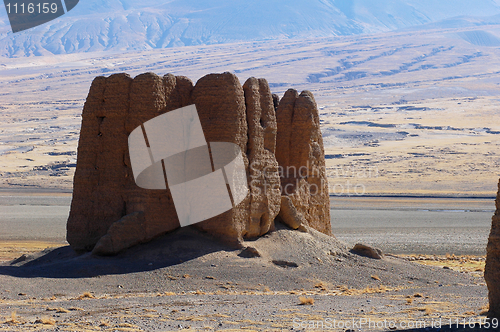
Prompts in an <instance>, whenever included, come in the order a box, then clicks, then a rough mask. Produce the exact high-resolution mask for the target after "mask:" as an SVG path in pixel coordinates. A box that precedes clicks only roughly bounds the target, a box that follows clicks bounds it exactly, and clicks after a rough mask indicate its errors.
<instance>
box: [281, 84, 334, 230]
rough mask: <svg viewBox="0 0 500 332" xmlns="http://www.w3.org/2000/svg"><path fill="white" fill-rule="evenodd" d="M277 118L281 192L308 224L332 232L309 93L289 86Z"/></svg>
mask: <svg viewBox="0 0 500 332" xmlns="http://www.w3.org/2000/svg"><path fill="white" fill-rule="evenodd" d="M276 118H277V122H278V134H277V143H276V146H277V148H276V159H277V161H278V164H279V165H280V171H281V173H282V176H281V188H282V195H285V196H288V197H289V198H290V200H291V202H292V203H293V205H294V206H295V208H296V210H297V211H298V213H300V215H302V216H303V217H304V219H305V221H306V224H307V225H308V226H310V227H313V228H315V229H317V230H319V231H320V232H323V233H325V234H329V235H331V225H330V203H329V202H330V201H329V192H328V182H327V178H326V169H325V152H324V148H323V137H322V135H321V130H320V126H319V115H318V109H317V106H316V102H315V100H314V97H313V95H312V93H311V92H309V91H304V92H302V93H301V94H300V95H299V94H298V93H297V91H295V90H293V89H290V90H288V91H287V92H286V93H285V95H284V96H283V98H282V99H281V101H280V102H279V105H278V109H277V111H276Z"/></svg>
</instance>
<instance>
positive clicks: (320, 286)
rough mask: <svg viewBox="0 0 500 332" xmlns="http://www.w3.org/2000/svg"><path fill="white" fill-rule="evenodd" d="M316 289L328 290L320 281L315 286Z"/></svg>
mask: <svg viewBox="0 0 500 332" xmlns="http://www.w3.org/2000/svg"><path fill="white" fill-rule="evenodd" d="M314 288H319V289H320V290H326V285H325V284H324V283H323V282H322V281H319V282H317V283H316V284H315V285H314Z"/></svg>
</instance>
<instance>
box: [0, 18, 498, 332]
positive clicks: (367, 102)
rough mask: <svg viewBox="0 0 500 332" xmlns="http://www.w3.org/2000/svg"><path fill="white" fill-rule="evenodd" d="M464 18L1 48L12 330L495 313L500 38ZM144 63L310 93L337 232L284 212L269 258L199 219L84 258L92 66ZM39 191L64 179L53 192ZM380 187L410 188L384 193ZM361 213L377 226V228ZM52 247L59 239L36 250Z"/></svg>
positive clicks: (0, 162) (103, 71)
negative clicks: (380, 27) (492, 248)
mask: <svg viewBox="0 0 500 332" xmlns="http://www.w3.org/2000/svg"><path fill="white" fill-rule="evenodd" d="M486 28H488V27H484V29H486ZM469 30H470V29H469ZM467 32H468V30H467V29H465V30H464V29H462V30H458V29H453V28H450V29H446V30H435V29H432V28H431V27H429V29H427V30H419V31H413V30H407V31H400V32H397V33H388V34H380V35H377V36H363V37H356V38H354V37H338V38H326V39H311V40H297V41H293V40H291V41H266V42H252V43H243V44H227V45H214V46H199V47H183V48H174V49H165V50H156V51H148V52H137V53H127V54H108V53H100V54H98V53H87V54H78V55H62V56H53V57H34V58H20V59H2V61H1V63H0V75H1V76H2V80H1V82H0V121H1V123H2V127H1V128H0V187H1V188H3V189H4V190H5V191H4V193H11V194H4V195H3V196H2V198H1V199H2V202H1V204H0V209H3V210H0V211H3V213H4V214H3V216H4V217H5V219H4V221H2V223H1V224H0V227H1V226H3V227H4V228H3V229H2V237H1V238H0V241H1V243H0V257H1V259H2V260H4V261H6V260H9V259H13V258H16V260H14V261H10V262H5V263H3V264H2V265H1V266H0V324H1V325H0V330H2V331H3V330H5V331H31V330H33V331H34V330H37V331H53V330H54V331H101V330H109V331H174V330H179V329H192V330H243V329H244V330H250V331H251V330H256V331H261V330H292V329H293V330H304V329H306V330H315V329H318V330H319V329H320V326H318V325H317V324H319V322H323V324H327V323H331V322H333V319H335V320H336V322H342V323H343V324H344V325H343V326H342V327H340V326H339V325H338V324H337V323H336V324H337V325H335V327H336V328H337V330H342V331H344V330H346V329H350V328H354V329H355V330H356V329H357V327H358V326H351V327H349V326H347V325H346V324H349V322H353V319H354V321H355V322H356V324H358V323H359V322H361V321H360V319H366V320H367V321H369V320H371V321H372V322H379V323H380V324H381V323H382V322H384V320H387V321H388V322H389V323H390V322H392V321H393V322H394V324H397V326H396V328H397V329H401V330H404V329H408V327H410V328H411V327H423V326H422V325H416V324H417V323H418V322H425V324H427V325H425V326H424V327H432V326H431V325H430V324H433V326H436V325H435V324H436V322H438V321H439V319H440V318H441V321H440V322H441V323H442V324H443V325H445V324H447V323H449V322H450V321H449V320H448V319H452V321H451V322H452V323H455V322H457V319H458V322H463V321H462V319H466V322H468V321H469V320H470V321H471V322H475V323H479V322H480V320H481V321H482V322H484V319H485V317H484V316H481V314H484V312H485V310H486V309H487V307H486V305H487V290H486V286H485V283H484V280H483V278H482V271H483V269H484V249H481V248H484V245H485V243H486V242H485V241H486V236H487V233H488V227H489V222H490V219H489V218H490V217H491V215H492V211H493V209H494V206H493V201H492V199H491V198H492V197H493V196H494V195H495V193H496V186H497V183H498V178H499V177H500V174H499V171H498V170H499V162H500V161H499V160H500V159H499V152H498V147H499V145H500V125H499V124H498V121H495V119H496V117H497V115H498V111H497V110H496V109H497V104H498V100H499V97H498V96H499V92H500V91H499V83H500V80H499V74H500V60H499V59H500V57H499V52H500V51H499V49H498V48H496V47H490V46H488V45H475V44H474V43H472V42H471V41H470V40H468V39H466V38H462V37H461V36H464V35H467ZM146 71H153V72H155V73H157V74H166V73H173V74H176V75H185V76H188V77H190V78H191V79H192V80H197V79H198V78H200V77H201V76H203V75H205V74H208V73H212V72H224V71H232V72H234V73H236V74H237V75H238V76H239V77H240V79H241V80H245V79H246V78H248V77H251V76H256V77H264V78H266V79H267V80H268V82H269V83H270V86H271V88H272V90H273V92H274V93H277V94H279V95H282V94H283V93H284V92H285V91H286V89H288V88H295V89H297V90H304V89H307V90H311V91H312V92H313V93H314V95H315V97H316V101H317V103H318V107H319V110H320V118H321V123H322V131H323V136H324V141H325V149H326V158H327V168H328V173H329V181H330V193H331V195H332V209H333V210H332V226H333V228H334V233H337V234H338V238H339V239H341V240H342V241H340V240H338V239H335V238H328V237H326V236H324V235H322V234H319V233H317V232H315V231H313V230H309V232H307V233H302V232H298V231H291V230H289V229H286V228H284V227H282V226H279V227H278V230H277V231H276V232H273V233H271V234H269V235H267V236H265V237H264V238H261V239H259V240H256V241H249V242H248V243H246V245H247V246H251V247H254V248H256V249H257V251H259V252H260V254H261V257H253V258H247V257H241V256H246V255H245V253H242V252H241V250H236V249H233V248H228V247H224V246H223V245H221V244H218V243H217V242H214V241H212V240H211V239H210V238H208V237H205V235H203V234H200V233H198V232H197V231H196V230H194V229H191V228H187V229H183V230H180V231H176V232H173V233H172V234H168V235H166V236H165V237H163V238H160V239H157V240H156V241H154V242H153V243H150V244H148V245H141V246H138V247H135V248H134V249H132V250H130V251H129V252H127V253H123V254H120V255H118V256H116V257H106V258H98V257H92V256H91V255H89V254H84V255H81V256H77V255H76V254H75V253H74V252H72V251H71V249H70V248H69V247H67V246H65V243H64V229H61V227H60V226H61V225H64V213H67V212H65V211H67V209H68V206H69V204H68V201H69V199H70V192H71V187H72V178H73V173H74V170H75V165H76V148H77V144H78V137H79V129H80V121H81V116H80V115H81V110H82V107H83V103H84V101H85V97H86V95H87V92H88V89H89V86H90V84H91V82H92V79H93V78H94V77H95V76H99V75H110V74H112V73H118V72H127V73H129V74H130V75H132V76H134V75H137V74H139V73H142V72H146ZM18 190H21V193H22V195H26V193H27V192H29V191H30V195H31V196H30V197H31V198H28V199H27V200H28V201H27V202H26V203H25V205H24V206H21V204H19V203H18V202H17V203H12V204H10V203H9V199H14V200H15V199H16V198H9V197H8V196H16V191H17V193H19V191H18ZM37 190H43V191H44V192H47V190H52V192H50V195H49V196H50V197H49V198H47V196H45V197H42V198H40V196H37V195H38V194H37V192H38V193H39V191H37ZM368 194H369V195H375V196H377V195H386V196H387V195H396V196H399V197H395V198H394V197H393V198H387V197H384V198H383V201H381V202H380V201H379V202H377V201H376V200H377V199H380V197H378V198H377V197H375V198H373V197H371V198H369V197H366V195H368ZM348 195H351V196H362V195H364V196H362V197H345V196H348ZM403 196H406V198H404V197H403ZM37 197H38V198H37ZM414 197H420V199H427V201H425V200H424V201H422V200H420V201H411V200H412V198H414ZM436 197H439V198H436ZM457 197H458V198H460V200H457V199H456V198H457ZM452 198H453V199H452ZM363 199H372V200H371V201H369V202H367V201H363ZM481 199H482V200H481ZM37 200H39V201H37ZM405 200H410V201H411V202H407V201H405ZM440 200H441V201H440ZM467 200H468V201H467ZM471 200H472V201H471ZM9 204H10V205H9ZM377 204H378V205H377ZM19 206H21V207H19ZM15 209H19V210H18V211H17V212H18V213H19V215H20V216H22V217H19V216H18V217H16V213H17V212H16V210H15ZM377 211H378V212H377ZM380 211H385V212H380ZM387 211H392V212H390V213H389V212H387ZM384 213H385V214H384ZM26 214H28V215H32V216H35V218H29V217H26ZM52 214H55V215H56V216H57V217H54V216H53V215H52ZM366 215H370V218H371V219H369V220H371V221H373V222H378V223H380V225H379V226H380V227H378V229H377V227H375V226H374V225H373V224H370V225H367V221H368V219H365V218H364V217H363V216H366ZM414 216H417V217H418V218H422V219H418V218H417V219H418V220H416V219H414V218H413V217H414ZM455 216H456V218H455ZM16 218H19V223H17V219H16ZM58 218H59V219H58ZM7 219H8V220H7ZM37 220H38V222H37ZM415 220H416V224H414V226H415V225H418V226H417V227H413V228H412V227H411V226H412V225H411V223H412V222H413V221H415ZM398 221H399V222H398ZM395 222H396V223H397V224H398V225H399V226H400V228H399V229H398V227H397V226H396V225H395V224H394V223H395ZM425 223H430V224H429V225H427V226H428V227H426V226H425ZM432 223H433V224H432ZM6 225H10V226H9V227H6ZM13 225H14V226H13ZM15 225H17V228H16V226H15ZM41 225H43V226H41ZM346 225H351V226H352V227H350V228H349V227H346ZM465 225H469V226H470V227H469V229H466V227H465ZM388 229H390V230H391V232H388V231H387V230H388ZM44 232H46V233H44ZM454 232H455V233H454ZM9 234H10V235H9ZM16 234H17V235H16ZM19 234H24V235H23V236H19ZM51 234H52V235H51ZM54 234H55V235H54ZM441 235H442V236H441ZM429 238H431V239H433V240H431V241H428V239H429ZM200 239H201V240H200ZM358 241H359V242H371V244H374V245H377V246H380V247H383V249H384V252H386V253H388V254H387V255H386V257H385V258H384V259H382V260H373V259H369V258H366V257H361V256H358V255H356V254H354V253H352V252H350V248H351V247H352V244H353V243H356V242H358ZM391 241H392V242H391ZM412 241H413V242H412ZM388 242H391V243H392V244H391V245H387V243H388ZM408 243H410V244H411V243H413V247H411V246H410V247H405V245H406V244H408ZM200 244H203V245H200ZM46 247H52V248H54V247H55V249H48V250H46V251H43V252H42V253H36V252H37V251H38V250H39V249H44V248H46ZM196 248H198V249H196ZM412 248H420V249H426V250H427V251H422V252H417V250H412ZM459 250H462V251H459ZM454 253H455V256H454V255H453V254H454ZM395 254H397V255H398V256H395ZM446 254H448V255H446ZM327 319H330V320H327ZM304 324H306V325H304ZM307 324H309V325H307ZM310 324H312V325H310ZM409 324H413V325H409ZM379 327H380V326H376V327H375V328H374V329H379ZM389 327H390V328H392V326H389ZM360 329H361V330H370V327H369V326H368V327H367V326H366V325H365V326H362V327H361V328H360ZM381 329H384V328H381Z"/></svg>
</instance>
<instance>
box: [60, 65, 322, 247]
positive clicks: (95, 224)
mask: <svg viewBox="0 0 500 332" xmlns="http://www.w3.org/2000/svg"><path fill="white" fill-rule="evenodd" d="M278 102H279V98H278V97H277V96H273V95H272V94H271V92H270V89H269V86H268V84H267V82H266V81H265V80H264V79H255V78H250V79H248V80H247V82H246V83H245V84H244V85H243V86H241V84H240V82H239V80H238V78H237V77H236V76H234V75H233V74H230V73H224V74H210V75H207V76H205V77H203V78H201V79H200V80H199V81H198V82H197V84H196V86H193V84H192V83H191V81H190V80H189V79H187V78H185V77H181V76H177V77H176V76H173V75H171V74H169V75H166V76H164V77H159V76H157V75H155V74H153V73H146V74H142V75H139V76H137V77H135V78H134V79H132V78H130V77H129V76H128V75H126V74H116V75H112V76H110V77H108V78H104V77H98V78H96V79H95V80H94V82H93V83H92V86H91V88H90V92H89V95H88V97H87V101H86V103H85V106H84V110H83V114H82V118H83V119H82V130H81V135H80V141H79V147H78V161H77V169H76V173H75V178H74V189H73V201H72V204H71V212H70V216H69V219H68V223H67V240H68V242H69V243H70V245H71V246H72V247H73V248H74V249H75V250H77V251H91V250H94V253H98V254H112V253H116V252H119V251H120V250H122V249H125V248H127V247H129V246H132V245H135V244H137V243H141V242H146V241H149V240H151V239H152V238H154V237H156V236H158V235H161V234H163V233H166V232H168V231H171V230H174V229H175V228H178V227H179V221H178V218H177V215H176V211H175V206H174V204H173V200H172V196H171V194H170V191H169V190H168V189H167V190H147V189H142V188H140V187H138V186H137V185H136V184H135V182H134V179H133V176H132V169H131V167H130V158H129V155H128V135H129V134H130V132H131V131H132V130H134V129H135V128H136V127H138V126H140V125H141V124H143V123H144V122H146V121H148V120H150V119H152V118H154V117H156V116H158V115H160V114H163V113H165V112H169V111H172V110H175V109H178V108H181V107H184V106H187V105H191V104H195V105H196V108H197V110H198V114H199V117H200V121H201V124H202V127H203V131H204V133H205V138H206V141H207V142H232V143H235V144H237V145H239V146H240V148H241V150H242V151H243V152H244V153H243V154H244V163H245V166H246V168H247V177H248V184H249V188H250V194H249V195H248V196H247V198H246V199H245V200H243V201H242V202H241V203H240V204H238V205H237V206H236V207H235V208H233V209H232V210H230V211H227V212H225V213H223V214H221V215H218V216H216V217H214V218H211V219H208V220H205V221H202V222H200V223H198V224H196V227H199V228H201V229H203V230H205V231H207V232H209V233H210V234H212V235H214V236H216V237H218V238H220V239H222V240H224V241H226V242H230V243H233V244H236V245H238V244H239V243H241V240H242V239H243V238H254V237H258V236H261V235H263V234H265V233H267V232H268V231H270V230H272V229H273V228H274V220H275V218H276V217H277V216H278V214H279V213H280V209H281V207H282V206H284V205H283V202H285V207H286V209H287V210H286V211H284V212H283V213H282V219H283V218H284V219H286V220H284V222H285V223H288V224H289V225H290V226H291V227H293V228H295V226H297V225H296V224H297V223H298V222H299V221H301V222H300V224H307V225H309V226H311V227H313V228H316V229H317V230H319V231H321V232H323V233H326V234H330V233H331V230H330V229H331V228H330V219H329V201H328V192H327V190H326V189H325V188H326V178H324V152H323V143H322V138H321V132H320V131H319V119H318V112H317V108H316V104H315V102H314V98H313V97H312V94H311V93H310V92H303V93H302V94H301V95H300V96H298V94H297V93H296V92H293V91H292V90H290V91H288V92H287V94H286V95H285V97H284V98H283V100H282V101H281V102H279V104H278ZM276 108H277V112H276ZM280 110H285V111H286V112H285V111H281V113H282V116H281V121H282V134H281V137H282V138H281V140H280V139H278V141H277V138H276V136H277V135H278V138H279V137H280ZM276 114H278V121H277V119H276ZM286 130H289V132H288V133H287V132H286ZM290 147H293V151H290ZM278 155H280V156H281V157H278ZM280 159H281V160H280ZM278 162H279V163H280V165H282V163H283V165H285V167H286V166H292V165H296V166H299V167H300V166H305V167H308V169H310V170H312V169H313V168H314V169H315V168H319V167H321V166H322V167H321V170H319V171H320V173H318V176H317V177H310V176H306V177H303V176H296V177H293V178H291V177H286V178H282V179H281V181H280V173H279V172H278V170H279V167H278ZM321 172H322V173H321ZM288 183H294V186H293V188H292V189H293V190H292V192H291V193H290V195H289V197H286V198H285V199H283V198H282V195H284V194H285V193H284V192H282V191H281V190H280V184H281V185H283V184H288ZM311 184H316V185H318V188H319V190H317V191H318V192H319V193H320V194H318V195H312V194H311V187H312V186H311ZM323 190H325V193H323V192H322V191H323ZM290 216H292V217H293V218H295V221H294V222H295V224H294V223H293V222H291V221H290V220H291V219H290V218H291V217H290ZM300 216H302V219H301V217H300ZM297 220H299V221H297ZM302 220H303V221H302ZM139 225H140V226H139ZM96 244H97V245H96Z"/></svg>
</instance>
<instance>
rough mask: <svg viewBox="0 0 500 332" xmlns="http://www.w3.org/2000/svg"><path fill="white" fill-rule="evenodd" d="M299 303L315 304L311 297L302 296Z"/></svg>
mask: <svg viewBox="0 0 500 332" xmlns="http://www.w3.org/2000/svg"><path fill="white" fill-rule="evenodd" d="M299 302H300V303H299V304H300V305H313V304H314V299H313V298H311V297H304V296H300V297H299Z"/></svg>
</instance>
